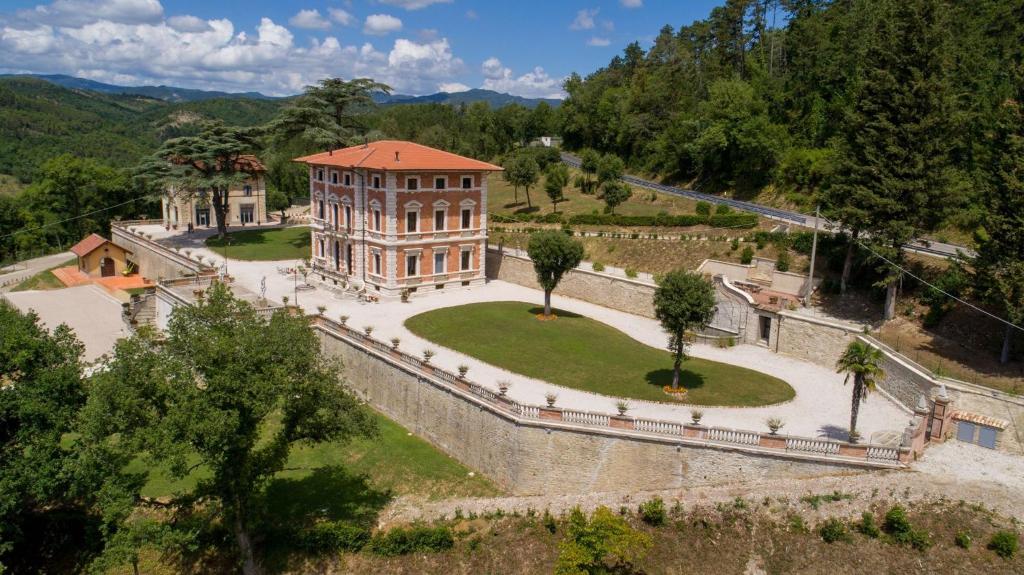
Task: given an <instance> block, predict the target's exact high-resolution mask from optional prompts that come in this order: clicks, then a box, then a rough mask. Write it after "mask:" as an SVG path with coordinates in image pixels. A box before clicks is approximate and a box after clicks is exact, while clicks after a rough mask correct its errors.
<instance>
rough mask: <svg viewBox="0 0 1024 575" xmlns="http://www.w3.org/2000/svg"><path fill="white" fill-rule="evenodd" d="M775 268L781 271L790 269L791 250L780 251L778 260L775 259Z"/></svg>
mask: <svg viewBox="0 0 1024 575" xmlns="http://www.w3.org/2000/svg"><path fill="white" fill-rule="evenodd" d="M775 269H776V270H778V271H780V272H788V271H789V252H787V251H781V252H779V258H778V259H777V260H775Z"/></svg>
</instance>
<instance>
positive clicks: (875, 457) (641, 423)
mask: <svg viewBox="0 0 1024 575" xmlns="http://www.w3.org/2000/svg"><path fill="white" fill-rule="evenodd" d="M310 319H311V321H313V322H314V326H315V327H317V328H318V329H320V330H321V331H324V332H325V333H329V334H332V335H335V336H337V337H339V338H340V339H342V340H344V341H346V342H347V343H349V344H351V345H353V346H355V347H356V348H358V349H363V350H364V351H367V352H371V353H374V354H376V355H377V356H379V357H380V358H382V359H383V360H384V361H387V362H389V363H392V364H395V365H400V366H401V367H402V369H405V370H407V371H411V372H413V373H415V374H416V375H417V376H418V377H419V378H420V379H421V380H423V381H428V382H432V383H433V384H434V385H437V386H442V387H444V388H445V389H448V390H449V391H456V390H457V391H459V392H461V393H464V394H466V395H468V396H470V397H472V398H473V399H474V400H475V401H476V402H478V403H479V404H480V405H482V406H485V407H486V408H488V409H490V410H492V411H495V412H499V413H501V414H503V415H504V416H505V417H511V418H513V419H516V420H519V421H521V422H523V423H529V422H531V421H532V422H535V423H538V424H544V425H553V424H560V425H569V426H571V427H580V428H586V429H592V430H600V431H602V432H604V433H616V434H621V433H630V434H633V433H640V434H643V435H646V436H651V435H653V436H661V437H664V438H671V439H672V440H674V441H679V442H682V443H686V444H691V445H695V446H703V447H729V448H733V449H739V450H747V451H750V452H755V453H760V454H765V455H778V456H794V457H801V458H804V459H807V458H810V459H819V460H823V461H824V460H827V461H835V462H842V463H847V464H855V465H862V466H866V467H886V468H893V467H902V466H904V464H905V463H907V462H908V461H909V460H910V457H911V451H910V448H909V447H893V446H888V445H875V444H857V443H845V442H841V441H836V440H831V439H821V438H808V437H792V436H787V435H774V434H769V433H761V432H757V431H749V430H738V429H728V428H721V427H709V426H702V425H699V424H691V423H680V422H676V421H664V420H657V419H646V418H634V417H630V416H627V415H624V414H609V413H599V412H593V411H583V410H576V409H568V408H562V407H555V406H553V405H546V406H537V405H528V404H524V403H521V402H519V401H515V400H513V399H511V398H509V397H507V396H505V395H504V393H496V392H494V391H493V390H491V389H490V388H488V387H485V386H482V385H480V384H477V383H474V382H472V381H469V380H468V379H466V378H465V377H464V376H459V375H457V374H454V373H451V372H449V371H447V370H445V369H443V368H441V367H439V366H437V365H434V364H431V363H430V361H429V360H428V359H425V358H419V357H416V356H413V355H411V354H408V353H406V352H404V351H401V350H400V349H398V348H397V347H395V346H392V345H388V344H385V343H384V342H382V341H379V340H376V339H374V338H373V337H371V336H369V335H367V334H366V333H363V332H360V331H357V330H355V329H352V328H351V327H348V326H347V325H343V324H341V323H340V322H337V321H334V320H331V319H328V318H326V317H324V316H320V315H314V316H310Z"/></svg>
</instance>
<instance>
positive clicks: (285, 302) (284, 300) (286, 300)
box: [281, 295, 288, 307]
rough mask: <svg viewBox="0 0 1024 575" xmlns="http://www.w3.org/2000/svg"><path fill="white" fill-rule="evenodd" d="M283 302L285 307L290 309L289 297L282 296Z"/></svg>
mask: <svg viewBox="0 0 1024 575" xmlns="http://www.w3.org/2000/svg"><path fill="white" fill-rule="evenodd" d="M281 302H282V303H284V307H288V296H286V295H284V296H281Z"/></svg>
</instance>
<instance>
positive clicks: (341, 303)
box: [145, 226, 910, 442]
mask: <svg viewBox="0 0 1024 575" xmlns="http://www.w3.org/2000/svg"><path fill="white" fill-rule="evenodd" d="M145 228H146V231H147V232H150V233H153V234H154V239H158V240H160V239H163V241H164V242H166V243H170V244H173V245H176V246H184V245H188V246H189V247H190V248H191V249H193V250H194V252H195V253H197V254H202V255H203V256H204V257H206V258H207V259H210V258H212V259H214V260H215V261H217V262H220V263H221V264H222V263H223V257H222V256H221V255H220V254H218V253H215V252H214V251H212V250H209V249H208V248H206V247H204V245H203V243H202V239H203V237H205V236H207V235H209V234H202V235H199V234H197V235H194V236H192V237H191V238H187V237H184V236H182V235H180V234H177V235H174V234H168V233H167V232H165V231H164V230H163V228H161V227H159V226H145ZM149 228H153V229H149ZM171 235H173V236H174V237H173V239H172V238H168V237H167V236H171ZM168 240H170V241H168ZM296 263H297V262H295V261H283V262H247V261H239V260H234V259H231V260H229V261H228V268H229V272H230V274H231V275H232V276H233V277H235V278H236V281H237V282H238V283H240V284H241V285H243V286H245V287H246V288H248V289H250V290H252V291H253V292H254V293H260V284H261V282H262V281H263V280H264V279H265V280H266V295H267V298H268V299H271V300H273V301H277V302H280V301H281V298H282V297H283V296H288V297H289V298H290V300H291V302H292V303H296V299H297V303H298V305H300V306H301V307H302V308H303V309H304V310H305V311H306V312H307V313H315V312H316V310H317V307H318V306H321V305H323V306H326V308H327V311H326V315H327V317H330V318H332V319H337V318H338V316H339V315H342V314H344V315H347V316H349V318H350V319H349V320H348V323H349V325H350V326H352V327H354V328H356V329H362V328H363V327H365V326H373V327H374V332H373V336H374V337H375V338H377V339H380V340H382V341H388V340H390V339H391V338H393V337H398V338H400V339H401V340H402V343H401V347H402V349H404V350H406V351H408V352H410V353H414V354H419V353H420V352H421V351H422V350H424V349H428V348H429V349H434V350H435V351H436V352H437V355H436V356H435V357H434V358H433V359H432V360H431V361H432V362H433V363H435V364H437V365H439V366H441V367H444V368H446V369H449V370H451V371H455V370H456V368H457V367H458V366H459V365H460V364H465V365H467V366H469V368H470V369H469V376H468V377H469V378H470V379H471V380H473V381H475V382H477V383H479V384H481V385H484V386H486V387H489V388H491V389H494V390H497V382H498V381H501V380H505V381H509V382H511V384H512V385H511V388H510V389H509V392H508V393H509V395H510V396H511V397H512V398H514V399H516V400H518V401H521V402H524V403H531V404H535V405H540V404H543V403H544V395H545V394H546V393H548V392H554V393H557V394H558V398H559V399H558V404H559V405H561V406H564V407H567V408H572V409H580V410H588V411H599V412H605V413H612V412H614V411H615V402H616V399H615V398H612V397H609V396H602V395H596V394H593V393H589V392H585V391H579V390H573V389H568V388H562V387H558V386H555V385H552V384H549V383H547V382H545V381H540V380H536V379H531V378H528V377H524V376H521V375H518V374H515V373H511V372H508V371H505V370H501V369H499V368H497V367H494V366H492V365H489V364H486V363H483V362H481V361H478V360H476V359H474V358H472V357H469V356H466V355H463V354H460V353H457V352H455V351H452V350H449V349H446V348H443V347H440V346H438V345H437V344H434V343H432V342H428V341H426V340H424V339H421V338H419V337H417V336H415V335H413V334H412V333H411V332H410V331H409V330H407V329H406V328H405V327H404V325H403V324H404V322H405V320H406V319H408V318H409V317H412V316H414V315H417V314H420V313H423V312H425V311H429V310H432V309H437V308H442V307H450V306H458V305H463V304H467V303H476V302H487V301H524V302H538V303H540V302H542V301H543V294H542V292H540V291H537V290H533V289H530V288H526V287H523V286H520V285H515V284H510V283H506V282H502V281H492V282H490V283H488V284H487V285H486V286H483V287H478V288H473V289H457V290H450V291H447V290H446V291H440V292H432V293H429V294H423V295H420V296H416V297H413V298H412V299H411V300H410V302H409V303H404V304H403V303H400V302H398V301H385V302H381V303H365V302H357V301H355V300H354V299H352V298H351V297H348V296H344V297H343V296H337V295H335V294H333V293H331V292H329V291H328V290H326V289H323V288H320V287H318V288H317V289H316V290H314V291H299V292H298V293H297V294H296V292H295V289H294V288H295V280H294V278H291V277H286V276H283V275H281V274H280V273H278V271H277V270H278V268H279V267H290V266H295V265H296ZM299 281H300V282H301V279H300V280H299ZM552 304H553V305H554V306H555V307H557V308H560V309H564V310H567V311H571V312H574V313H578V314H582V315H585V316H587V317H590V318H593V319H595V320H598V321H600V322H603V323H605V324H607V325H610V326H612V327H614V328H616V329H618V330H621V331H622V332H624V333H626V334H628V335H629V336H631V337H632V338H634V339H636V340H637V341H640V342H642V343H645V344H647V345H650V346H653V347H656V348H659V349H662V348H664V346H665V343H666V339H665V335H664V333H663V332H662V330H661V327H660V326H659V324H658V322H657V321H655V320H653V319H648V318H643V317H639V316H635V315H631V314H627V313H624V312H619V311H616V310H612V309H608V308H604V307H601V306H597V305H594V304H590V303H586V302H583V301H579V300H575V299H570V298H565V297H560V296H559V295H558V290H555V294H554V296H553V298H552ZM510 353H514V350H510ZM666 353H668V352H666ZM691 353H692V354H693V356H695V357H701V358H705V359H710V360H714V361H719V362H722V363H728V364H733V365H740V366H744V367H749V368H752V369H756V370H758V371H761V372H764V373H767V374H769V375H773V376H775V377H778V378H780V379H782V380H784V381H786V382H787V383H789V384H790V385H791V386H792V387H793V389H794V390H795V391H796V397H795V398H794V399H793V400H791V401H789V402H786V403H783V404H777V405H773V406H767V407H756V408H751V407H747V408H724V407H702V408H701V409H702V410H703V411H704V419H703V423H704V424H706V425H713V426H719V427H730V428H735V429H749V430H766V429H767V427H766V424H765V421H766V420H767V419H768V418H770V417H779V418H781V419H782V420H783V421H784V422H785V427H784V428H783V430H782V432H783V433H786V434H792V435H799V436H805V437H833V438H837V439H840V438H841V439H845V437H846V433H845V430H846V429H847V428H848V426H849V417H850V388H849V387H848V386H844V385H843V376H842V375H840V374H837V373H835V372H834V371H833V370H830V369H827V368H824V367H821V366H818V365H815V364H812V363H809V362H806V361H802V360H798V359H794V358H790V357H786V356H783V355H778V354H775V353H772V352H771V351H769V350H767V349H765V348H761V347H758V346H752V345H740V346H736V347H733V348H730V349H719V348H716V347H712V346H709V345H703V344H696V345H694V346H692V348H691ZM630 405H631V406H632V408H631V410H630V413H631V414H632V415H635V416H638V417H648V418H657V419H666V420H674V421H689V419H690V410H691V409H692V407H691V406H687V405H680V404H675V405H674V404H669V403H656V402H644V401H638V400H631V401H630ZM909 419H910V414H909V413H907V412H904V411H903V410H902V409H900V408H899V407H897V406H896V404H895V403H893V402H891V401H889V400H888V399H887V398H886V397H885V396H884V395H882V394H880V393H876V394H872V396H871V397H869V398H868V401H867V403H866V404H865V405H864V406H863V407H862V408H861V412H860V418H859V419H858V428H859V430H860V431H861V433H862V434H863V435H864V437H865V438H867V439H869V440H871V441H888V442H891V441H894V440H895V441H898V439H899V437H900V436H901V433H902V430H903V427H904V426H905V425H906V424H907V422H908V421H909Z"/></svg>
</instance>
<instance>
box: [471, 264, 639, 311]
mask: <svg viewBox="0 0 1024 575" xmlns="http://www.w3.org/2000/svg"><path fill="white" fill-rule="evenodd" d="M487 278H488V279H499V280H502V281H507V282H509V283H514V284H519V285H523V286H526V287H530V288H534V289H540V286H539V285H538V284H537V274H536V273H535V272H534V271H533V262H531V261H530V259H529V258H527V257H524V256H519V255H514V254H510V253H508V252H500V251H498V250H496V249H488V250H487ZM656 287H657V286H655V285H654V284H651V283H646V282H641V281H637V280H632V279H629V278H621V277H617V276H613V275H609V274H603V273H600V272H594V271H589V270H582V269H574V270H572V271H570V272H569V273H567V274H565V276H564V277H563V278H562V281H561V282H560V283H559V284H558V289H557V290H556V293H557V294H558V295H561V296H565V297H571V298H573V299H578V300H582V301H585V302H589V303H593V304H597V305H600V306H604V307H607V308H611V309H616V310H619V311H624V312H627V313H631V314H635V315H639V316H643V317H650V318H653V317H654V290H655V288H656Z"/></svg>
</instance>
